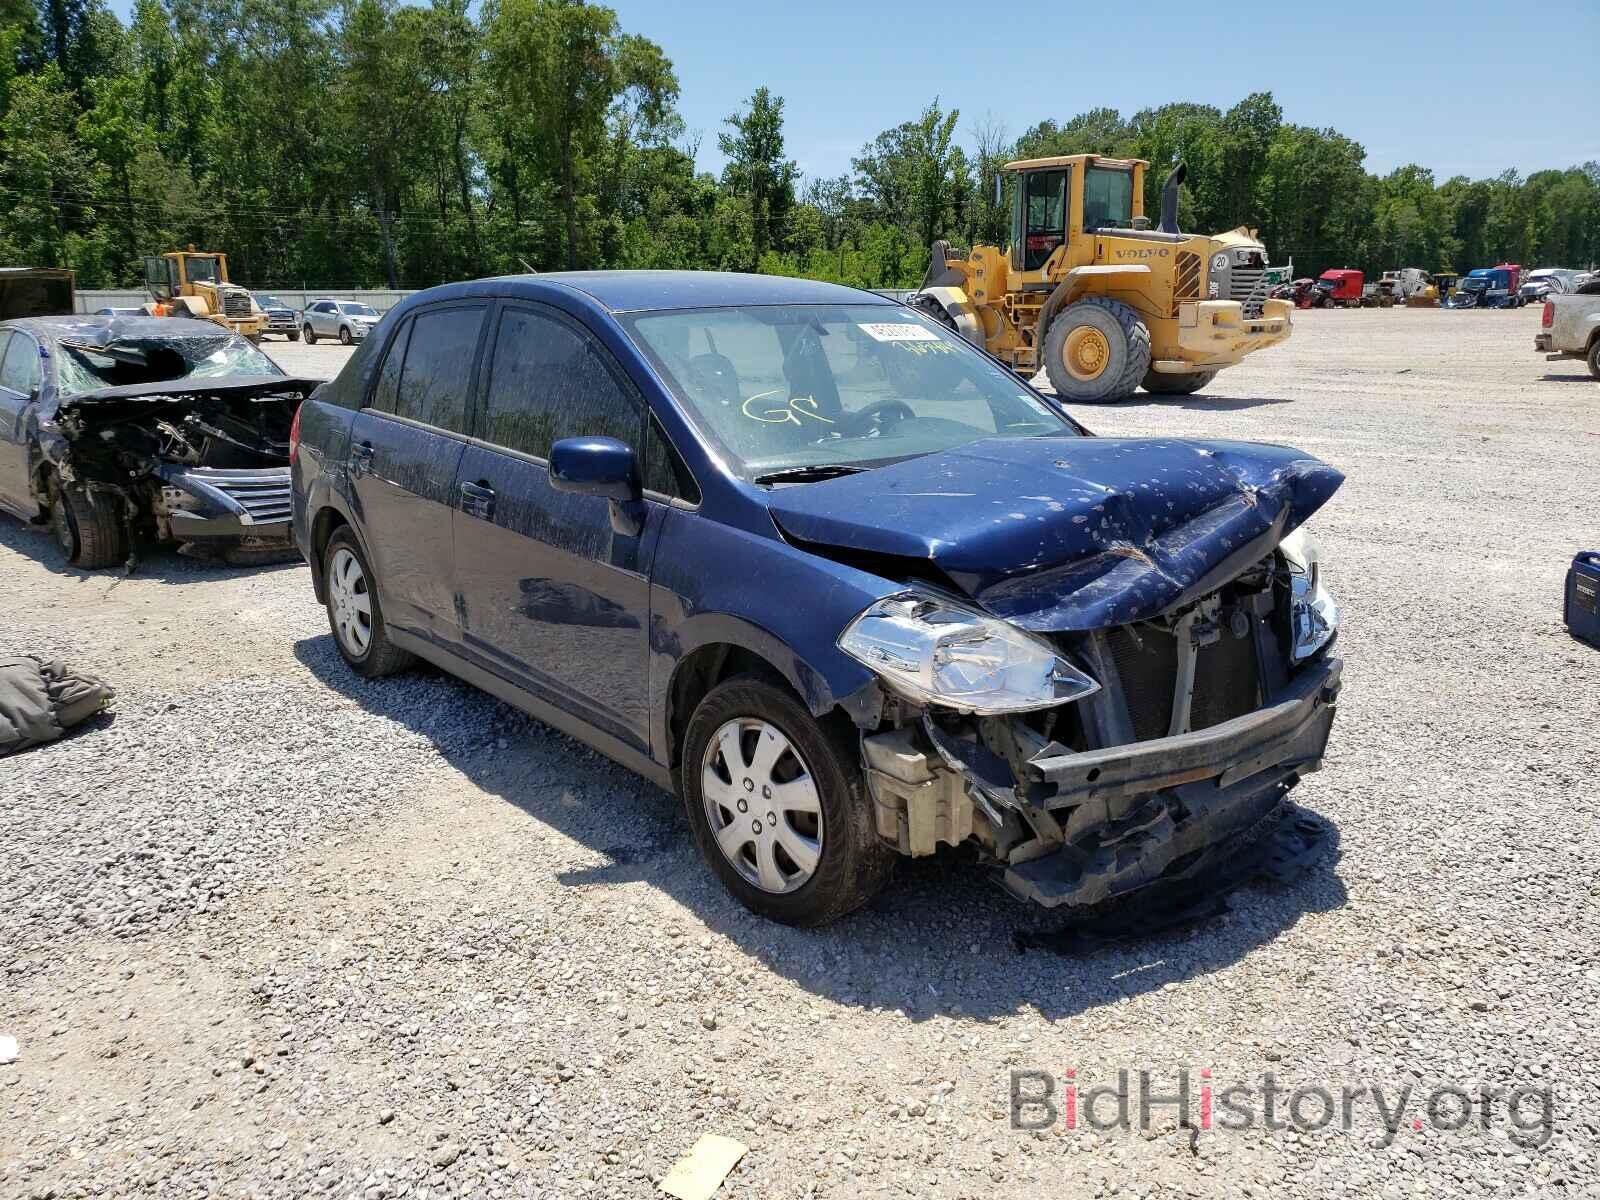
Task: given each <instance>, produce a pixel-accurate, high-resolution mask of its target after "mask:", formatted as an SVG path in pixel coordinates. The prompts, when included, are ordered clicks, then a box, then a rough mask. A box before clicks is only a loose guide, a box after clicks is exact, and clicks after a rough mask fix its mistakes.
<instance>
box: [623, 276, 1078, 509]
mask: <svg viewBox="0 0 1600 1200" xmlns="http://www.w3.org/2000/svg"><path fill="white" fill-rule="evenodd" d="M625 323H626V325H627V327H628V330H629V333H630V334H631V335H632V337H633V340H634V341H635V343H636V344H638V345H639V346H640V348H641V349H643V350H644V352H645V353H646V354H647V355H648V356H649V358H650V359H651V360H652V361H653V363H654V364H655V366H656V368H657V370H659V371H660V372H661V374H662V376H663V377H664V378H665V379H666V381H667V383H668V384H669V385H670V386H671V388H672V390H673V392H674V393H675V394H676V395H677V397H678V399H679V400H681V401H682V402H683V404H684V407H685V408H686V409H687V410H688V413H689V415H690V416H691V417H692V418H693V420H694V421H695V423H696V424H697V425H698V426H699V428H700V429H701V431H702V432H703V433H705V434H706V436H707V437H708V438H709V439H710V440H711V441H712V442H713V443H714V444H715V445H716V446H717V447H718V448H719V449H720V450H721V451H722V452H723V455H724V457H725V458H726V459H727V461H728V463H729V465H730V466H731V467H732V468H733V469H734V471H735V472H737V473H739V474H740V475H742V476H743V477H744V478H747V479H755V478H756V477H758V476H761V475H766V474H770V473H773V472H777V471H785V470H790V469H793V468H798V467H807V466H819V465H822V466H831V465H834V464H841V465H846V466H849V465H854V466H859V467H874V466H883V465H885V464H887V463H891V462H899V461H901V460H903V459H908V458H916V457H918V456H920V455H924V454H934V453H937V452H939V451H941V450H950V449H953V448H954V447H956V446H963V445H966V444H967V443H968V442H974V441H977V440H978V439H980V438H988V437H1042V436H1056V437H1060V436H1072V435H1075V434H1077V432H1078V430H1077V429H1076V428H1075V427H1074V426H1072V425H1071V424H1070V423H1069V422H1068V421H1066V420H1065V419H1064V418H1063V417H1062V416H1061V415H1059V414H1058V413H1057V412H1056V411H1055V410H1054V409H1053V408H1052V407H1051V406H1050V405H1049V404H1048V403H1047V402H1046V401H1044V400H1043V399H1041V398H1040V397H1038V396H1036V395H1034V394H1033V393H1031V392H1029V391H1028V389H1027V388H1026V387H1024V386H1023V385H1022V384H1020V383H1018V382H1017V379H1016V376H1014V375H1012V374H1011V373H1010V372H1009V371H1007V370H1005V369H1004V368H1003V367H1000V366H999V365H997V364H995V363H993V362H991V361H989V359H987V358H985V357H984V356H983V355H981V354H979V353H978V352H977V351H976V350H974V349H973V348H972V347H971V346H969V345H968V344H967V343H966V342H965V341H963V340H962V339H961V338H960V337H959V336H958V335H957V334H955V333H954V332H952V331H950V330H947V329H944V328H943V327H941V326H939V325H936V324H934V322H932V321H929V320H927V319H926V318H924V317H922V316H921V315H919V314H917V313H915V312H912V311H911V310H910V309H907V308H900V307H895V306H890V305H883V304H839V305H821V304H793V305H773V306H765V305H763V306H753V307H749V308H711V309H694V310H690V311H682V312H662V313H643V314H640V315H638V316H635V317H631V318H625Z"/></svg>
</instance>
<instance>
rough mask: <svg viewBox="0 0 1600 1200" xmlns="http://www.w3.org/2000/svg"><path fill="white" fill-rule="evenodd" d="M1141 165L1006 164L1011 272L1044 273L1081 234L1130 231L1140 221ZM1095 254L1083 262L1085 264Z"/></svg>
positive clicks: (1083, 157)
mask: <svg viewBox="0 0 1600 1200" xmlns="http://www.w3.org/2000/svg"><path fill="white" fill-rule="evenodd" d="M1146 165H1147V164H1146V163H1145V162H1143V161H1142V160H1140V159H1119V158H1102V157H1101V156H1099V155H1097V154H1072V155H1065V156H1062V157H1059V158H1030V159H1021V160H1018V161H1017V162H1010V163H1007V164H1006V165H1005V166H1004V167H1003V168H1002V171H1004V172H1005V173H1007V174H1011V175H1015V176H1017V181H1016V186H1015V187H1014V188H1013V192H1012V196H1013V199H1012V204H1011V269H1012V270H1013V271H1023V272H1034V271H1043V270H1044V269H1045V267H1046V266H1047V264H1048V263H1049V262H1050V259H1051V256H1052V255H1054V254H1055V252H1056V251H1057V250H1058V249H1060V248H1061V247H1062V246H1067V247H1068V261H1069V262H1076V260H1077V258H1078V257H1079V256H1078V255H1076V254H1075V253H1073V249H1072V248H1073V247H1075V246H1078V245H1081V244H1083V243H1082V238H1083V235H1084V233H1085V232H1088V233H1095V232H1097V231H1100V230H1110V229H1133V228H1137V227H1139V226H1140V225H1141V224H1142V222H1143V220H1144V168H1145V166H1146ZM1092 255H1093V251H1092V250H1091V251H1088V252H1086V253H1085V254H1084V255H1083V256H1082V257H1083V261H1084V262H1088V261H1089V259H1090V258H1091V257H1092Z"/></svg>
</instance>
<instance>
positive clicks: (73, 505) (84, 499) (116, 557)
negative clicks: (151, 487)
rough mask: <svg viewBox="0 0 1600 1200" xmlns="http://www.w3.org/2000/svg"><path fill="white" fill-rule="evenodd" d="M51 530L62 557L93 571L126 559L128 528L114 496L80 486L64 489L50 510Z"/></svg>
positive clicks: (57, 495)
mask: <svg viewBox="0 0 1600 1200" xmlns="http://www.w3.org/2000/svg"><path fill="white" fill-rule="evenodd" d="M50 527H51V529H52V531H53V532H54V533H55V535H56V545H57V546H59V547H60V548H61V554H62V556H63V557H64V558H65V559H66V560H67V562H69V563H71V564H72V565H73V566H75V567H81V568H83V569H84V570H85V571H93V570H96V569H99V568H101V567H120V566H121V565H122V564H123V563H125V562H127V560H128V528H127V526H126V525H125V524H124V523H123V520H122V514H121V512H119V511H118V504H117V500H116V497H114V496H112V495H109V494H107V493H106V492H99V491H89V490H88V489H86V488H81V487H63V488H62V489H61V490H60V491H59V492H57V493H56V497H55V503H54V504H52V505H51V507H50Z"/></svg>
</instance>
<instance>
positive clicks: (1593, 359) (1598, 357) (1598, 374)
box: [1587, 337, 1600, 379]
mask: <svg viewBox="0 0 1600 1200" xmlns="http://www.w3.org/2000/svg"><path fill="white" fill-rule="evenodd" d="M1587 357H1588V361H1589V374H1591V375H1593V376H1594V377H1595V378H1596V379H1600V337H1597V338H1595V339H1594V341H1592V342H1590V343H1589V353H1588V356H1587Z"/></svg>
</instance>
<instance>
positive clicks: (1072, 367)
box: [1061, 325, 1111, 383]
mask: <svg viewBox="0 0 1600 1200" xmlns="http://www.w3.org/2000/svg"><path fill="white" fill-rule="evenodd" d="M1061 357H1062V359H1063V360H1064V365H1065V366H1066V368H1067V374H1069V375H1071V376H1072V377H1073V378H1074V379H1079V380H1082V381H1083V382H1085V383H1087V382H1088V381H1089V380H1091V379H1098V378H1100V375H1101V373H1102V372H1104V371H1105V369H1106V364H1107V363H1108V362H1110V361H1111V343H1110V342H1108V341H1106V335H1105V334H1103V333H1101V332H1100V331H1099V330H1098V329H1096V328H1094V327H1093V326H1092V325H1080V326H1078V327H1077V328H1076V329H1074V330H1073V331H1072V332H1071V333H1069V334H1067V342H1066V345H1065V346H1064V347H1063V349H1062V353H1061Z"/></svg>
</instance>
